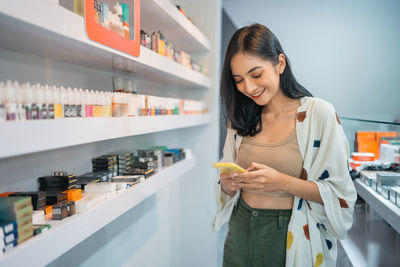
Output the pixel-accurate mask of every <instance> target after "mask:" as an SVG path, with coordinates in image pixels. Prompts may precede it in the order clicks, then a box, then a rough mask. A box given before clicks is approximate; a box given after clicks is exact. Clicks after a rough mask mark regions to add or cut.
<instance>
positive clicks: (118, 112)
mask: <svg viewBox="0 0 400 267" xmlns="http://www.w3.org/2000/svg"><path fill="white" fill-rule="evenodd" d="M201 113H207V109H206V107H205V104H204V103H203V102H200V101H195V100H183V99H174V98H166V97H158V96H148V95H137V94H125V93H111V92H99V91H93V90H90V91H89V90H88V89H86V90H85V91H84V90H83V89H77V88H74V89H71V88H70V87H68V88H67V89H65V88H64V87H62V86H61V87H56V86H52V87H50V86H48V85H45V86H42V85H40V84H36V85H30V84H29V83H25V84H22V85H21V84H19V83H18V82H16V81H15V82H11V81H7V82H6V83H4V82H0V121H26V120H39V119H61V118H91V117H134V116H156V115H178V114H201Z"/></svg>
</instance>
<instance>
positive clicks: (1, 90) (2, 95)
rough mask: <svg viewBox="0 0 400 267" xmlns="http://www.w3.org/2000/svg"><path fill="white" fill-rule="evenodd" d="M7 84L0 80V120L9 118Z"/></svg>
mask: <svg viewBox="0 0 400 267" xmlns="http://www.w3.org/2000/svg"><path fill="white" fill-rule="evenodd" d="M5 87H6V85H5V83H4V82H0V122H3V121H6V120H7V113H6V105H5V101H6V88H5Z"/></svg>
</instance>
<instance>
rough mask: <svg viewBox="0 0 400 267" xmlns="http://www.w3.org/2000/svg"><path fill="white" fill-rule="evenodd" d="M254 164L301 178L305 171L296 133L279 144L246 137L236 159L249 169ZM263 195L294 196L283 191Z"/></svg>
mask: <svg viewBox="0 0 400 267" xmlns="http://www.w3.org/2000/svg"><path fill="white" fill-rule="evenodd" d="M252 162H256V163H260V164H264V165H267V166H269V167H271V168H274V169H275V170H277V171H279V172H283V173H285V174H288V175H291V176H294V177H300V174H301V171H302V169H303V158H302V157H301V152H300V148H299V145H298V143H297V138H296V131H295V130H294V131H293V132H292V134H291V135H290V136H289V137H288V138H286V140H283V141H281V142H279V143H267V142H262V143H261V142H257V141H253V140H251V139H250V138H248V137H244V138H243V141H242V143H241V145H240V147H239V151H238V154H237V157H236V164H238V165H239V166H241V167H242V168H244V169H247V168H248V167H250V164H251V163H252ZM246 191H250V190H246ZM250 192H252V191H250ZM262 194H263V195H267V196H274V197H290V196H292V195H290V194H289V193H286V192H283V191H275V192H264V193H262Z"/></svg>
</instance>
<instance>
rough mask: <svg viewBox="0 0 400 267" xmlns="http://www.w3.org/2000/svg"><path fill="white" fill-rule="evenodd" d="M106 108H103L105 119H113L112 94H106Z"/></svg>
mask: <svg viewBox="0 0 400 267" xmlns="http://www.w3.org/2000/svg"><path fill="white" fill-rule="evenodd" d="M103 101H104V104H103V105H104V106H103V115H104V117H107V118H109V117H112V96H111V93H110V92H106V93H105V94H104V100H103Z"/></svg>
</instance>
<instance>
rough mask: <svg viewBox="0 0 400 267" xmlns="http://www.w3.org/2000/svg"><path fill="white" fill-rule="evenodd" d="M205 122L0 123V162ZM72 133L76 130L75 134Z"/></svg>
mask: <svg viewBox="0 0 400 267" xmlns="http://www.w3.org/2000/svg"><path fill="white" fill-rule="evenodd" d="M209 122H210V115H209V114H198V115H169V116H139V117H134V118H71V119H60V120H37V121H25V122H2V123H0V129H1V131H0V147H1V149H0V158H6V157H12V156H17V155H22V154H28V153H34V152H40V151H46V150H50V149H57V148H62V147H68V146H74V145H80V144H86V143H92V142H97V141H103V140H108V139H114V138H120V137H126V136H133V135H140V134H147V133H154V132H161V131H168V130H174V129H180V128H186V127H194V126H199V125H203V124H207V123H209ZM73 129H79V131H78V130H73ZM66 132H68V138H62V137H61V136H65V133H66ZM32 140H35V142H32Z"/></svg>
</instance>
